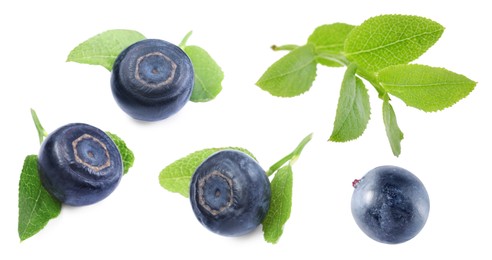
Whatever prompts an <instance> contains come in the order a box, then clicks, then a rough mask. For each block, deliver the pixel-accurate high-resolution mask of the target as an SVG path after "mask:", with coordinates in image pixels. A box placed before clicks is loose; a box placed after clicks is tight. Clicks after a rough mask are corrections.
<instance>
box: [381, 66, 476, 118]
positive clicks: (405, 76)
mask: <svg viewBox="0 0 492 260" xmlns="http://www.w3.org/2000/svg"><path fill="white" fill-rule="evenodd" d="M378 81H379V82H380V84H381V86H383V88H384V89H385V90H386V91H388V92H389V93H390V94H392V95H394V96H396V97H398V98H400V99H401V100H403V101H404V102H405V103H406V104H407V105H409V106H412V107H415V108H418V109H421V110H423V111H426V112H432V111H438V110H442V109H444V108H447V107H450V106H452V105H454V104H455V103H456V102H458V101H459V100H461V99H462V98H464V97H466V96H467V95H468V94H470V92H471V91H472V90H473V89H474V88H475V85H476V84H477V83H476V82H474V81H472V80H470V79H468V78H467V77H465V76H463V75H460V74H456V73H454V72H451V71H449V70H446V69H444V68H435V67H429V66H425V65H418V64H410V65H396V66H391V67H388V68H385V69H383V70H381V71H380V72H379V73H378Z"/></svg>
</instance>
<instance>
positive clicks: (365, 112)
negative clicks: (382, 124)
mask: <svg viewBox="0 0 492 260" xmlns="http://www.w3.org/2000/svg"><path fill="white" fill-rule="evenodd" d="M356 69H357V66H356V65H354V64H351V65H349V67H347V70H346V72H345V76H344V78H343V81H342V87H341V89H340V97H339V99H338V107H337V113H336V116H335V123H334V126H333V131H332V133H331V136H330V139H329V140H330V141H334V142H346V141H350V140H354V139H356V138H358V137H359V136H361V135H362V133H364V130H365V129H366V127H367V123H368V122H369V118H370V115H371V108H370V105H369V95H368V94H367V89H366V87H365V86H364V83H363V82H362V80H361V79H359V78H358V77H356V76H355V72H356Z"/></svg>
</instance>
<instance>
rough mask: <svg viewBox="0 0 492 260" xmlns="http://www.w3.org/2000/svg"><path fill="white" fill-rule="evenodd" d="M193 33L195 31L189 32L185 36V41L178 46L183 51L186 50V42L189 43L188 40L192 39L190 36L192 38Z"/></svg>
mask: <svg viewBox="0 0 492 260" xmlns="http://www.w3.org/2000/svg"><path fill="white" fill-rule="evenodd" d="M192 32H193V31H189V32H188V33H187V34H186V35H185V37H184V38H183V40H181V42H180V43H179V45H178V46H179V47H180V48H181V49H184V47H186V42H188V39H189V38H190V36H191V33H192Z"/></svg>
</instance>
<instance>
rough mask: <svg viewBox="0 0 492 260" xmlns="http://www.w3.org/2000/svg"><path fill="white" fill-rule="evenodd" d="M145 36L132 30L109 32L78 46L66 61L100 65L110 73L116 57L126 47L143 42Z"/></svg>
mask: <svg viewBox="0 0 492 260" xmlns="http://www.w3.org/2000/svg"><path fill="white" fill-rule="evenodd" d="M144 39H145V36H143V35H142V34H141V33H139V32H137V31H132V30H119V29H117V30H109V31H105V32H103V33H101V34H98V35H96V36H94V37H92V38H90V39H88V40H87V41H85V42H83V43H81V44H79V45H78V46H77V47H75V48H74V49H73V50H72V51H71V52H70V54H69V55H68V58H67V61H74V62H78V63H84V64H92V65H101V66H103V67H105V68H106V69H108V70H109V71H111V70H112V69H113V64H114V61H115V60H116V57H118V55H119V54H120V53H121V52H122V51H123V50H124V49H125V48H126V47H128V46H130V45H132V44H133V43H135V42H138V41H141V40H144Z"/></svg>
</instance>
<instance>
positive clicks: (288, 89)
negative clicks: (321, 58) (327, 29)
mask: <svg viewBox="0 0 492 260" xmlns="http://www.w3.org/2000/svg"><path fill="white" fill-rule="evenodd" d="M315 77H316V54H315V48H314V45H312V44H306V45H304V46H300V47H298V48H296V49H294V50H293V51H291V52H289V53H288V54H286V55H285V56H283V57H282V58H280V59H279V60H278V61H277V62H275V63H274V64H272V66H270V67H269V68H268V69H267V71H266V72H265V73H264V74H263V75H262V76H261V78H260V79H259V80H258V82H256V85H258V86H259V87H260V88H261V89H263V90H266V91H268V92H270V94H272V95H274V96H278V97H294V96H297V95H300V94H302V93H304V92H306V91H308V90H309V88H310V87H311V85H312V84H313V81H314V78H315Z"/></svg>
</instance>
